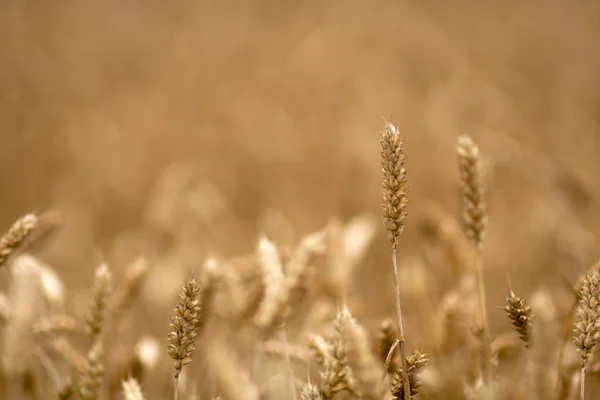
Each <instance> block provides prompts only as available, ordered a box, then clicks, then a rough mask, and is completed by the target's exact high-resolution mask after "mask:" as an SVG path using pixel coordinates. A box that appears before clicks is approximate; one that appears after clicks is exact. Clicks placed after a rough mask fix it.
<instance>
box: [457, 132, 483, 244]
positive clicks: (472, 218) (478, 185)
mask: <svg viewBox="0 0 600 400" xmlns="http://www.w3.org/2000/svg"><path fill="white" fill-rule="evenodd" d="M457 154H458V170H459V173H460V179H461V181H462V183H463V210H464V211H463V224H464V229H465V233H466V235H467V237H468V238H469V240H471V241H472V242H473V244H474V245H475V247H477V249H478V250H482V249H483V239H484V236H485V227H486V224H487V212H486V205H485V198H484V195H483V185H482V182H481V158H480V155H479V148H478V147H477V145H476V144H475V142H473V139H471V138H470V137H469V136H466V135H463V136H461V137H459V138H458V144H457Z"/></svg>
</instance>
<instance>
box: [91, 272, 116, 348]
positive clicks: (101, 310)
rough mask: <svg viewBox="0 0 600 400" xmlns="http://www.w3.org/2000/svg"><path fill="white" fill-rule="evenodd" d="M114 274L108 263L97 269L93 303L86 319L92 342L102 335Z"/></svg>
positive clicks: (93, 288)
mask: <svg viewBox="0 0 600 400" xmlns="http://www.w3.org/2000/svg"><path fill="white" fill-rule="evenodd" d="M111 283H112V275H111V273H110V270H109V269H108V266H107V265H106V264H101V265H100V267H98V268H97V269H96V274H95V277H94V285H93V287H92V298H93V303H92V306H91V308H90V310H89V312H88V315H87V318H86V320H85V331H86V332H87V334H88V336H89V337H90V340H91V341H92V343H95V342H96V341H97V339H98V337H99V336H100V334H101V332H102V330H103V328H104V325H105V319H106V308H107V307H106V305H107V301H108V296H109V294H110V291H111Z"/></svg>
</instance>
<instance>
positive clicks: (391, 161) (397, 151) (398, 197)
mask: <svg viewBox="0 0 600 400" xmlns="http://www.w3.org/2000/svg"><path fill="white" fill-rule="evenodd" d="M380 145H381V170H382V182H383V202H382V211H383V224H384V226H385V228H386V229H387V230H388V236H389V239H390V242H391V244H392V265H393V268H394V283H395V285H396V314H397V315H396V319H397V323H398V336H399V337H398V341H397V342H398V346H399V348H400V357H401V360H402V374H403V381H404V384H405V389H406V390H404V399H405V400H410V393H411V391H410V380H409V376H408V366H407V362H406V346H405V339H404V327H403V324H402V302H401V296H400V283H399V280H398V261H397V251H396V249H397V247H398V237H399V236H400V234H401V233H402V230H403V229H404V223H405V220H406V205H407V200H406V193H407V191H408V184H407V180H406V168H405V164H406V156H405V155H404V141H403V139H402V137H401V136H400V132H399V131H398V129H397V128H396V127H395V126H394V125H392V124H391V123H389V122H387V123H386V126H385V128H384V129H383V130H382V131H381V138H380ZM391 351H393V347H392V350H391Z"/></svg>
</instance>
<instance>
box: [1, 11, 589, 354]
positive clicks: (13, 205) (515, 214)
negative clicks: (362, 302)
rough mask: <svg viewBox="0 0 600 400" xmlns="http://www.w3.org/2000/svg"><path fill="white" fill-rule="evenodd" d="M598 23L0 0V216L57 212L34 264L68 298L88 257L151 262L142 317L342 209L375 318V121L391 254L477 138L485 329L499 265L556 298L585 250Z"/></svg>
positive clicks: (548, 14)
mask: <svg viewBox="0 0 600 400" xmlns="http://www.w3.org/2000/svg"><path fill="white" fill-rule="evenodd" d="M599 35H600V3H599V2H597V1H592V0H576V1H563V0H549V1H543V2H542V1H531V2H522V1H490V2H481V1H476V0H458V1H452V2H450V1H447V2H445V1H428V0H420V1H385V0H379V1H370V2H358V1H336V0H332V1H316V0H305V1H295V0H288V1H274V0H252V1H250V0H238V1H235V2H233V1H211V0H206V1H191V0H181V1H177V2H164V1H157V0H144V1H141V0H124V1H123V0H120V1H114V0H108V1H94V0H78V1H74V0H57V1H54V2H48V3H46V2H42V1H14V0H3V1H2V2H1V3H0V135H1V139H2V140H1V142H0V188H2V200H1V203H0V204H1V208H0V226H2V227H3V229H8V227H9V226H10V224H11V223H12V222H13V221H15V220H16V219H17V218H18V217H19V216H21V215H23V214H25V213H27V212H30V211H38V212H42V211H48V210H53V211H58V212H59V213H60V214H61V215H62V218H63V219H64V228H63V229H62V231H61V232H60V233H59V234H58V235H57V236H56V237H55V238H54V239H53V241H52V242H51V243H50V244H49V246H48V247H47V248H45V249H44V250H43V251H42V252H41V253H40V257H41V258H42V259H43V260H44V261H46V262H47V263H49V264H50V265H52V266H53V267H54V268H55V269H56V270H57V271H58V272H59V274H60V275H61V276H62V278H63V279H64V280H65V283H66V285H67V286H68V287H69V290H70V292H71V293H74V296H75V297H74V298H75V299H78V298H80V297H77V296H78V293H79V295H88V291H89V287H90V285H91V282H92V279H93V268H95V267H96V266H97V265H98V264H99V262H101V261H102V260H105V261H107V263H108V264H109V265H110V266H111V268H112V269H113V271H114V274H115V275H117V276H118V275H119V274H121V273H122V270H123V268H124V266H126V265H127V264H128V263H129V262H130V261H131V260H132V259H134V258H135V257H136V256H138V255H140V254H144V255H146V256H147V257H149V258H151V259H152V260H153V261H154V262H155V265H154V268H153V272H152V275H151V277H150V278H149V280H148V285H147V286H146V287H145V296H146V300H147V302H145V303H143V306H142V307H143V308H145V309H146V310H147V312H150V311H151V310H154V309H155V308H154V307H155V304H156V305H159V304H160V305H161V307H163V309H164V310H165V312H164V313H162V314H161V315H164V318H162V319H160V320H159V321H158V320H157V321H156V326H157V329H159V328H158V327H162V328H160V329H162V330H163V331H165V332H166V331H167V330H168V325H167V321H168V320H167V311H168V307H169V304H171V303H172V301H173V299H174V295H175V290H176V288H177V287H178V286H179V285H180V284H181V282H182V279H183V278H185V276H186V275H187V274H189V271H190V270H192V269H193V268H195V267H197V266H199V265H202V263H203V261H204V259H205V257H206V256H215V257H217V258H219V259H227V258H231V257H236V256H239V255H243V254H247V253H250V252H252V251H253V249H254V248H255V246H256V243H257V241H258V238H259V235H260V234H262V233H264V234H266V235H268V236H269V237H270V238H272V239H273V240H274V241H275V242H276V243H277V244H278V245H281V246H293V245H295V244H296V243H298V241H299V240H300V238H301V237H303V236H304V235H306V234H308V233H311V232H314V231H317V230H319V229H321V228H323V227H324V226H325V225H326V224H327V223H328V222H329V221H330V220H331V219H332V218H338V219H340V220H342V221H347V220H349V219H350V218H352V217H354V216H356V215H363V216H367V217H369V218H372V219H373V220H374V221H375V222H376V225H375V226H376V227H377V234H376V237H375V240H374V241H373V245H372V247H371V248H370V250H369V251H368V254H367V256H366V257H365V260H364V261H363V262H362V263H361V265H360V267H359V268H358V269H357V271H356V277H357V278H358V279H356V280H355V283H354V286H353V288H352V292H353V293H354V294H357V295H360V296H361V298H364V299H367V302H368V304H369V309H370V310H375V311H377V312H378V313H376V315H378V318H379V316H380V315H389V316H392V315H393V310H394V303H393V296H394V295H393V284H392V279H391V277H392V275H391V269H390V264H389V254H388V250H389V243H388V242H387V239H386V233H385V232H384V229H383V226H382V225H381V223H380V220H379V218H380V217H379V215H380V202H381V188H380V186H381V183H380V166H379V136H378V135H379V129H380V128H381V127H382V126H383V125H384V121H385V120H386V119H387V120H390V121H391V122H393V123H394V124H395V125H397V126H398V127H399V129H400V130H401V132H402V133H403V135H404V136H405V139H406V154H407V160H408V161H407V163H408V164H407V166H408V174H409V183H410V193H409V206H408V207H409V208H408V212H409V217H408V221H407V227H406V229H405V233H404V234H403V236H402V238H401V244H400V250H399V251H400V253H399V254H400V258H401V259H402V260H404V261H405V262H406V260H414V259H415V257H417V258H421V257H422V253H423V251H424V250H423V248H424V243H425V242H426V241H427V240H428V239H427V232H426V230H425V231H424V229H423V226H422V224H421V223H420V222H419V221H421V217H422V215H423V214H424V213H425V214H427V213H428V212H430V211H431V209H432V207H434V208H435V209H436V210H438V211H439V212H442V213H445V214H448V215H453V216H455V217H457V218H458V217H459V216H460V194H459V186H458V174H457V171H456V169H457V168H456V166H457V162H456V156H455V143H456V139H457V137H458V135H459V134H469V135H471V136H472V137H473V138H474V140H475V141H476V142H477V143H478V144H479V146H480V148H481V151H482V153H483V154H484V155H485V157H484V165H485V167H486V168H485V172H486V179H487V180H486V185H487V196H488V207H489V215H490V216H489V228H488V235H487V240H486V250H485V256H484V263H485V268H486V279H487V283H488V291H489V295H488V306H489V308H490V314H491V318H492V320H493V321H494V322H493V324H492V330H493V331H495V332H498V331H499V330H503V329H504V330H508V329H510V328H509V326H508V324H507V323H506V321H505V320H504V318H503V317H502V314H503V311H502V309H501V308H500V307H499V306H502V305H503V301H504V298H505V297H506V290H507V287H508V281H509V280H510V282H511V284H512V287H513V288H514V289H515V290H516V291H518V292H519V293H521V295H522V296H524V297H526V296H527V295H528V294H529V293H531V292H532V291H533V290H535V289H537V288H539V287H549V288H555V289H556V293H558V294H556V296H560V290H562V289H563V288H564V287H565V285H563V283H564V282H566V281H570V282H574V281H575V279H576V278H577V276H579V275H580V274H581V273H582V272H583V271H584V270H585V269H586V268H588V267H589V266H590V265H591V264H592V263H593V262H594V261H595V259H596V258H597V257H598V254H599V253H598V246H597V234H598V232H599V230H600V217H599V216H600V213H599V212H598V211H597V209H598V205H599V204H598V199H599V198H600V197H599V196H600V185H598V183H599V180H598V171H599V170H600V161H599V158H598V156H597V155H598V151H599V145H600V143H599V139H600V46H598V45H597V39H598V37H599ZM426 271H427V272H426V273H427V274H430V278H431V277H434V278H437V279H444V274H443V273H441V274H440V273H439V271H436V270H426ZM1 279H2V281H6V280H7V278H6V276H4V277H1ZM428 282H429V281H428ZM431 282H432V284H433V285H441V283H439V282H436V280H435V279H433V280H431ZM382 288H385V289H384V290H382ZM563 292H564V296H566V298H567V299H568V298H570V297H568V296H569V293H568V291H566V290H563ZM74 301H75V303H77V300H74ZM567 303H568V302H567ZM567 306H568V304H567ZM148 310H150V311H148ZM409 313H410V312H409ZM357 314H358V317H359V318H361V319H365V318H366V322H367V324H369V319H368V318H367V316H365V315H364V313H363V314H362V315H361V312H360V311H357ZM363 317H364V318H363ZM408 318H411V316H410V315H409V317H408ZM373 321H374V320H373ZM146 323H150V322H147V321H146ZM407 326H408V337H409V338H410V335H411V333H412V334H413V338H414V337H415V336H414V334H415V332H414V331H411V329H413V328H412V327H411V326H414V325H411V324H408V325H407ZM149 330H151V328H150V327H149ZM409 341H410V339H409ZM414 341H415V342H417V341H418V340H417V338H415V339H414ZM417 344H418V343H415V345H417Z"/></svg>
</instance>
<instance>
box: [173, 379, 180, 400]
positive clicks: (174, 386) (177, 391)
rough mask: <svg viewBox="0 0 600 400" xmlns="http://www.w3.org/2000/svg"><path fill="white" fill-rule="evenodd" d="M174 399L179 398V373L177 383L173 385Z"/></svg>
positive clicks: (177, 399)
mask: <svg viewBox="0 0 600 400" xmlns="http://www.w3.org/2000/svg"><path fill="white" fill-rule="evenodd" d="M173 390H174V393H173V399H174V400H179V375H177V376H176V377H175V384H174V385H173Z"/></svg>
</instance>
